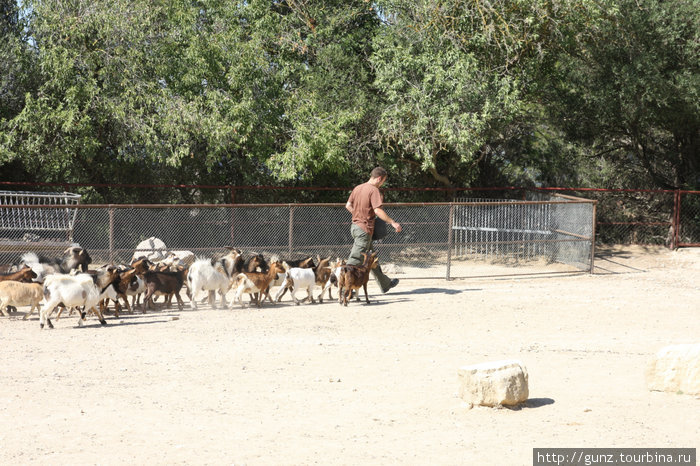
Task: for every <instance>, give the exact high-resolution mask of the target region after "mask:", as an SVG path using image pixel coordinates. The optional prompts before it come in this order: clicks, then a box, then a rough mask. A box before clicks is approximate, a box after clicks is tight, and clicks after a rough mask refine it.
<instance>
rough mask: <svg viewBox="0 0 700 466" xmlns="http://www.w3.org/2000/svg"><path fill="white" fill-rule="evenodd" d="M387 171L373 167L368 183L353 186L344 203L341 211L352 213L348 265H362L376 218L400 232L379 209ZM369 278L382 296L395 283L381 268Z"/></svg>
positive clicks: (396, 280)
mask: <svg viewBox="0 0 700 466" xmlns="http://www.w3.org/2000/svg"><path fill="white" fill-rule="evenodd" d="M387 178H388V175H387V172H386V170H385V169H383V168H382V167H377V168H375V169H374V170H372V173H370V178H369V181H367V182H366V183H363V184H360V185H358V186H355V188H354V189H353V190H352V193H351V194H350V197H349V198H348V202H347V203H346V204H345V208H346V209H347V210H348V212H350V213H351V214H352V225H351V227H350V233H351V234H352V238H353V244H352V251H350V257H349V258H348V265H362V259H363V257H362V253H368V252H369V251H370V250H371V249H372V234H373V233H374V220H375V218H376V217H379V218H380V219H382V220H384V221H385V222H386V223H388V224H389V225H391V226H392V227H393V228H394V230H396V232H397V233H399V232H401V225H400V224H399V223H398V222H395V221H394V220H393V219H392V218H391V217H389V215H387V213H386V212H385V211H384V209H383V208H382V204H383V199H382V193H381V192H380V191H379V188H380V187H381V186H382V185H383V184H384V182H386V179H387ZM372 275H374V278H375V279H376V280H377V282H378V283H379V287H380V288H381V290H382V293H386V292H387V291H389V290H390V289H392V288H393V287H395V286H396V285H398V284H399V279H398V278H394V279H390V278H389V277H387V276H386V275H384V273H383V272H382V268H381V267H380V266H377V268H375V269H373V270H372Z"/></svg>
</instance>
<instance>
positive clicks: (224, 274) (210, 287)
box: [187, 250, 241, 310]
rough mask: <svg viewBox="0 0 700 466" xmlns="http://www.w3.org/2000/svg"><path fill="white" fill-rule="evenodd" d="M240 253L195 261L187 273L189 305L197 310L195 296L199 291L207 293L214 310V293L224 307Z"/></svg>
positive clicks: (232, 252) (233, 251)
mask: <svg viewBox="0 0 700 466" xmlns="http://www.w3.org/2000/svg"><path fill="white" fill-rule="evenodd" d="M240 255H241V254H240V251H238V250H232V251H230V252H229V253H228V254H226V255H225V256H224V257H222V258H221V259H218V260H216V259H197V260H195V261H194V263H193V264H192V266H191V267H190V269H189V272H188V273H187V287H188V289H189V297H190V303H191V305H192V308H193V309H195V310H196V309H197V296H198V294H199V292H200V291H208V292H209V303H210V304H211V307H213V308H214V309H216V292H217V291H218V292H219V296H221V305H222V306H223V307H225V306H226V293H227V292H228V290H229V289H230V288H231V277H232V276H233V273H234V269H235V267H236V264H237V262H238V263H240V261H237V259H239V258H240Z"/></svg>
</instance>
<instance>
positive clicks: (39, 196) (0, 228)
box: [0, 191, 80, 238]
mask: <svg viewBox="0 0 700 466" xmlns="http://www.w3.org/2000/svg"><path fill="white" fill-rule="evenodd" d="M79 203H80V195H79V194H71V193H36V192H29V191H0V206H6V207H3V208H0V232H1V234H2V237H3V238H6V237H7V236H8V235H9V237H10V238H12V236H13V235H17V234H20V235H21V234H23V233H27V232H39V231H40V232H44V233H43V235H44V236H46V235H47V232H60V233H62V234H63V237H64V238H67V237H68V236H69V232H71V231H72V230H73V224H74V222H75V214H76V210H75V209H74V208H73V206H76V205H78V204H79ZM47 204H49V205H57V207H41V208H35V207H32V206H39V205H47ZM10 206H11V207H10ZM64 233H65V234H64Z"/></svg>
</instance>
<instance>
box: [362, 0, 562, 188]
mask: <svg viewBox="0 0 700 466" xmlns="http://www.w3.org/2000/svg"><path fill="white" fill-rule="evenodd" d="M551 4H552V2H545V1H496V2H481V1H474V0H448V1H444V2H437V3H436V2H432V1H418V2H408V1H401V0H399V1H386V2H381V8H382V16H383V17H384V18H385V25H384V27H383V28H382V29H381V33H380V34H378V36H377V40H376V44H375V54H374V55H373V56H372V58H371V61H372V64H373V66H374V68H375V70H376V76H377V77H376V81H375V85H376V87H377V89H378V91H379V92H380V93H381V95H382V97H383V98H384V99H385V101H384V105H383V107H382V112H381V116H380V121H379V135H380V136H381V138H382V141H383V142H384V144H385V147H386V148H387V151H390V152H391V153H392V154H395V156H396V163H397V164H404V163H405V164H409V165H414V166H417V167H419V169H420V170H421V171H423V172H430V173H431V174H432V176H433V177H434V178H435V180H437V181H439V182H440V183H442V184H445V185H452V184H454V183H455V182H458V184H461V185H466V186H468V185H470V184H471V183H472V182H474V181H475V180H478V179H482V180H483V177H482V176H481V175H482V173H480V170H483V167H484V165H485V164H484V161H485V160H486V159H492V158H494V157H498V155H499V154H500V153H502V152H503V150H504V146H503V145H504V141H506V140H507V138H508V133H509V132H511V131H512V130H511V128H512V127H513V125H516V124H517V123H518V121H519V120H520V119H522V118H523V117H524V116H525V115H526V114H527V97H528V95H529V92H530V88H531V86H532V84H533V82H532V81H533V79H534V77H535V71H536V70H537V66H539V65H541V64H542V63H543V62H544V61H545V60H546V59H547V54H546V51H547V48H548V47H549V46H550V43H551V42H552V41H553V38H554V36H555V35H554V33H553V27H552V23H553V20H554V18H555V15H556V11H553V10H552V5H551Z"/></svg>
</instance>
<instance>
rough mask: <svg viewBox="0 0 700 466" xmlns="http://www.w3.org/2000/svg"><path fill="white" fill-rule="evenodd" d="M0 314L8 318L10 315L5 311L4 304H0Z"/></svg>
mask: <svg viewBox="0 0 700 466" xmlns="http://www.w3.org/2000/svg"><path fill="white" fill-rule="evenodd" d="M0 312H2V315H4V316H5V317H10V314H9V313H8V312H7V311H6V310H5V303H3V302H0Z"/></svg>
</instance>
